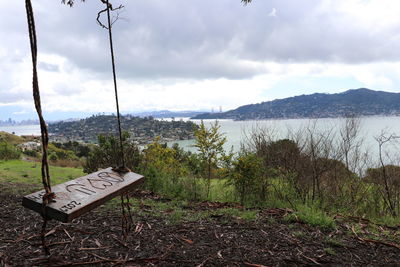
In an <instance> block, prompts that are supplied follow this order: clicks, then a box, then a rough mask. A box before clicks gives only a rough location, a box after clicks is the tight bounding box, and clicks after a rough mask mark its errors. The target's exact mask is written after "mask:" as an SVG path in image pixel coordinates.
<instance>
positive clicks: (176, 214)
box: [167, 210, 185, 225]
mask: <svg viewBox="0 0 400 267" xmlns="http://www.w3.org/2000/svg"><path fill="white" fill-rule="evenodd" d="M184 215H185V212H184V211H183V210H175V211H173V212H171V213H170V214H169V215H168V218H167V219H168V223H169V224H172V225H175V224H179V223H180V222H182V220H183V217H184Z"/></svg>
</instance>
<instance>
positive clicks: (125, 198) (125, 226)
mask: <svg viewBox="0 0 400 267" xmlns="http://www.w3.org/2000/svg"><path fill="white" fill-rule="evenodd" d="M101 1H102V2H103V3H104V4H106V5H107V8H106V10H103V11H101V12H99V14H100V13H102V12H104V11H107V21H108V32H109V41H110V51H111V63H112V71H113V79H114V92H115V101H116V106H117V123H118V132H119V143H120V163H121V165H120V166H118V167H117V168H114V169H113V170H114V171H117V172H120V173H126V172H129V171H130V170H129V169H128V168H127V167H126V165H125V156H124V150H123V139H122V130H121V118H120V112H119V101H118V89H117V78H116V71H115V58H114V48H113V42H112V32H111V26H112V22H111V16H110V10H113V8H112V5H111V4H110V3H109V2H108V0H101ZM25 8H26V14H27V21H28V31H29V41H30V48H31V55H32V69H33V78H32V88H33V99H34V103H35V108H36V112H37V114H38V117H39V122H40V132H41V142H42V167H41V176H42V184H43V187H44V190H45V194H44V195H43V197H42V212H41V215H42V218H43V225H42V229H41V241H42V246H43V250H44V252H45V254H46V255H50V250H49V247H48V246H47V244H46V239H45V238H46V226H47V221H48V217H47V214H46V213H47V210H46V206H47V205H48V204H49V203H50V202H51V201H52V200H53V199H54V198H55V194H54V193H53V192H52V191H51V184H50V172H49V164H48V160H47V154H48V152H47V149H48V143H49V134H48V130H47V125H46V122H45V120H44V118H43V114H42V107H41V100H40V90H39V81H38V74H37V38H36V27H35V20H34V14H33V8H32V3H31V0H25ZM121 210H122V232H123V235H124V238H125V239H126V237H127V235H128V233H129V231H130V230H131V225H132V223H133V221H132V214H131V208H130V203H129V194H128V193H124V194H121Z"/></svg>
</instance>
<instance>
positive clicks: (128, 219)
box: [97, 0, 133, 239]
mask: <svg viewBox="0 0 400 267" xmlns="http://www.w3.org/2000/svg"><path fill="white" fill-rule="evenodd" d="M101 1H102V2H103V3H104V4H105V5H106V6H107V8H106V10H102V11H100V12H99V13H98V16H97V21H98V22H99V24H100V25H101V26H102V27H104V28H107V29H108V37H109V38H108V39H109V42H110V53H111V66H112V72H113V81H114V93H115V103H116V107H117V123H118V133H119V144H120V162H121V165H120V166H118V167H117V168H114V170H115V171H117V172H128V171H129V169H128V168H127V167H126V165H125V155H124V149H123V139H122V130H121V116H120V112H119V101H118V87H117V74H116V70H115V57H114V45H113V39H112V30H111V28H112V24H113V23H112V21H111V14H110V13H111V12H110V11H112V10H114V9H113V7H112V5H111V4H110V3H109V1H108V0H101ZM120 8H122V6H119V7H118V8H117V9H120ZM104 11H107V24H108V27H105V26H104V25H103V24H102V23H101V22H100V20H99V16H100V14H101V13H103V12H104ZM120 197H121V213H122V233H123V236H124V239H126V238H127V236H128V233H129V232H130V230H131V226H132V224H133V220H132V214H131V206H130V203H129V193H123V194H121V196H120Z"/></svg>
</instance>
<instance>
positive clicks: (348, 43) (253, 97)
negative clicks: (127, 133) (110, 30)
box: [0, 0, 400, 112]
mask: <svg viewBox="0 0 400 267" xmlns="http://www.w3.org/2000/svg"><path fill="white" fill-rule="evenodd" d="M122 3H123V4H124V5H125V6H126V10H125V12H124V13H123V14H122V16H123V17H125V18H127V20H121V21H119V22H118V23H117V24H116V25H115V27H114V41H115V42H114V43H115V50H116V60H117V76H118V78H119V87H120V97H121V102H122V103H121V107H122V110H123V111H132V110H152V109H158V110H161V109H171V110H184V109H185V110H187V109H205V110H209V109H210V108H212V107H219V106H222V107H223V109H224V110H227V109H231V108H235V107H237V106H239V105H243V104H248V103H255V102H261V101H264V100H268V99H269V98H268V97H269V96H268V93H269V92H270V91H271V90H274V88H275V87H276V85H277V84H280V83H282V82H284V81H286V80H296V79H302V80H312V79H317V80H318V82H319V83H320V84H318V86H319V87H320V88H324V87H325V86H326V87H328V86H327V85H328V84H327V83H328V82H329V81H331V80H332V79H343V80H346V79H347V80H354V81H356V82H357V83H358V84H360V85H362V86H365V87H370V88H371V89H379V90H391V91H399V89H398V88H400V79H399V77H400V63H399V62H400V50H399V49H398V47H400V34H399V33H398V29H399V28H400V20H398V14H397V10H399V8H400V2H399V1H397V0H368V1H367V0H310V1H288V0H271V1H253V3H252V4H250V5H247V6H246V7H243V5H242V4H241V3H240V1H239V0H237V1H236V2H235V1H232V0H221V1H212V0H205V1H194V0H192V1H184V2H182V1H180V0H171V2H168V4H167V3H164V2H163V1H159V0H148V1H126V0H122ZM0 8H1V10H7V12H5V13H4V14H3V16H1V17H0V34H1V35H2V36H7V42H2V43H0V81H1V84H0V106H4V105H15V106H21V107H23V108H27V110H28V107H29V108H31V107H32V96H31V95H32V93H31V75H32V74H31V65H30V64H31V59H30V54H29V53H30V51H29V46H28V37H27V34H26V28H27V26H26V19H25V17H24V16H25V10H24V5H23V3H22V2H21V1H1V2H0ZM34 8H35V15H36V22H37V29H38V41H39V79H40V88H41V92H42V101H43V106H44V109H45V110H46V111H89V112H100V111H105V112H113V111H114V110H115V103H114V98H113V87H112V82H111V78H112V76H111V67H110V59H109V50H108V40H107V32H106V31H105V30H103V29H101V28H100V27H98V26H97V25H96V24H95V22H94V20H95V17H96V14H97V10H98V9H99V8H100V4H99V3H98V1H87V2H86V3H84V4H80V3H79V4H77V5H76V6H75V7H74V8H72V9H71V8H68V7H66V6H63V5H60V3H59V1H51V0H44V1H40V2H35V3H34ZM278 11H279V13H278ZM16 14H18V15H16ZM271 17H273V19H272V18H271ZM338 86H340V88H348V86H347V85H346V84H345V83H343V84H339V85H338ZM313 87H317V86H316V85H314V86H313ZM301 90H302V88H299V91H296V92H293V93H292V95H296V94H301V93H302V91H301ZM276 95H278V96H279V94H274V96H276Z"/></svg>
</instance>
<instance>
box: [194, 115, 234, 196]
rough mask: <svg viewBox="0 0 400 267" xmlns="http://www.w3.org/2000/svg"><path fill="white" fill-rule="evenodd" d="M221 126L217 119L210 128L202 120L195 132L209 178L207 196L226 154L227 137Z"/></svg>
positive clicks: (200, 154) (206, 175) (205, 175)
mask: <svg viewBox="0 0 400 267" xmlns="http://www.w3.org/2000/svg"><path fill="white" fill-rule="evenodd" d="M220 128H221V126H220V125H219V124H218V121H215V123H214V124H213V125H211V127H210V128H207V127H206V126H205V125H204V122H203V121H201V123H200V126H199V128H198V129H197V130H196V131H195V132H194V135H195V138H196V143H195V145H194V147H196V148H197V149H198V151H199V156H200V159H201V161H202V164H203V166H204V177H206V178H207V196H208V197H210V186H211V178H212V176H213V171H214V170H215V169H216V168H217V167H218V163H219V162H220V161H221V157H222V155H224V154H225V153H224V152H225V151H224V147H223V146H224V144H225V143H226V137H225V136H224V135H223V134H221V133H220Z"/></svg>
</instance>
